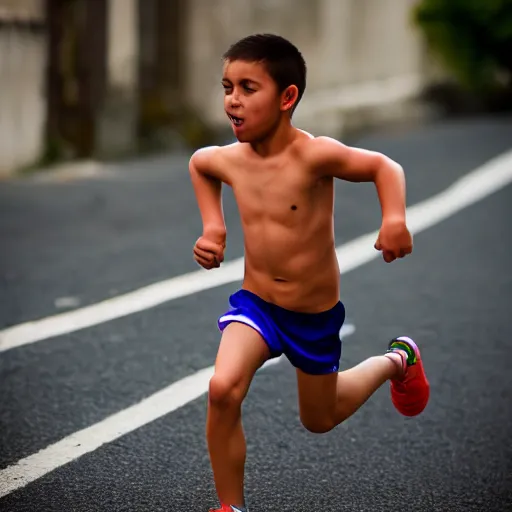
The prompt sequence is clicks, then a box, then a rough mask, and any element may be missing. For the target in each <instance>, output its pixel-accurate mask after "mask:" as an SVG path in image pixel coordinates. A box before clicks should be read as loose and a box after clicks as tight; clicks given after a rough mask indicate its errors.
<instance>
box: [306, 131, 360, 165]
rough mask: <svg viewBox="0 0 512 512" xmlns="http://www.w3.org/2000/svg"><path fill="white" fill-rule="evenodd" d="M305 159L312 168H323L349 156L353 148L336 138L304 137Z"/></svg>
mask: <svg viewBox="0 0 512 512" xmlns="http://www.w3.org/2000/svg"><path fill="white" fill-rule="evenodd" d="M302 150H303V152H304V158H305V160H306V161H307V162H308V163H310V164H311V167H312V168H317V169H321V168H323V167H324V166H325V165H329V164H330V163H334V162H340V161H342V160H343V159H344V158H346V157H348V155H349V154H350V151H351V148H350V147H349V146H346V145H345V144H343V143H342V142H339V141H338V140H336V139H333V138H331V137H326V136H320V137H311V138H308V139H304V141H303V144H302Z"/></svg>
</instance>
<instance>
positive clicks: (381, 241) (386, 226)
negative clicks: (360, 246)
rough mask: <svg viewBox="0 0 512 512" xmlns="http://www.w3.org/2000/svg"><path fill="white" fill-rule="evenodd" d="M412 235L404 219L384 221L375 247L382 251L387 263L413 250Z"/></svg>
mask: <svg viewBox="0 0 512 512" xmlns="http://www.w3.org/2000/svg"><path fill="white" fill-rule="evenodd" d="M412 245H413V244H412V236H411V234H410V233H409V230H408V229H407V226H406V224H405V222H403V221H383V223H382V226H381V228H380V232H379V237H378V238H377V241H376V242H375V249H377V250H378V251H382V257H383V258H384V261H385V262H386V263H391V262H392V261H394V260H396V259H397V258H403V257H404V256H405V255H407V254H411V252H412Z"/></svg>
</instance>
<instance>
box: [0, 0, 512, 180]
mask: <svg viewBox="0 0 512 512" xmlns="http://www.w3.org/2000/svg"><path fill="white" fill-rule="evenodd" d="M259 31H266V32H276V33H279V34H281V35H283V36H285V37H287V38H290V39H291V40H292V41H293V42H294V43H295V44H296V45H297V46H298V47H299V48H300V49H301V51H302V52H303V54H304V56H305V58H306V60H307V63H308V68H309V77H308V87H307V90H306V95H305V97H304V99H303V102H302V103H301V105H300V106H299V108H298V110H297V113H296V124H297V125H298V126H300V127H302V128H304V129H307V130H312V131H313V132H314V133H316V134H327V135H331V136H334V137H340V136H343V135H344V134H346V133H348V132H350V131H351V130H357V129H361V128H365V127H368V126H373V125H379V124H380V125H382V123H384V122H386V123H389V122H391V121H398V122H401V121H411V120H421V119H425V118H429V117H432V116H442V115H453V114H459V115H460V114H464V113H468V112H469V113H475V112H481V111H500V110H505V109H510V105H511V104H512V101H511V99H510V98H511V96H512V94H511V75H512V2H511V1H510V0H494V1H489V0H451V1H450V2H446V1H443V0H419V1H417V0H315V1H313V0H236V1H234V0H0V77H1V80H0V174H3V175H6V174H12V173H14V172H17V171H20V170H26V169H33V168H37V167H40V166H47V165H49V164H54V163H57V162H62V161H71V160H81V159H82V160H83V159H91V158H94V159H110V158H126V157H127V156H131V155H134V154H144V153H148V152H154V151H162V150H172V149H174V148H177V147H178V148H195V147H198V146H201V145H204V144H210V143H214V142H218V141H223V140H226V137H229V131H228V132H226V130H229V126H228V124H227V123H226V121H225V116H224V114H223V110H222V100H221V97H222V88H221V87H220V85H219V79H220V73H221V55H222V53H223V52H224V50H225V49H226V48H227V47H228V45H230V44H231V43H232V42H234V41H235V40H237V39H238V38H240V37H243V36H245V35H247V34H249V33H254V32H259Z"/></svg>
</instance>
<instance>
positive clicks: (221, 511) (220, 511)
mask: <svg viewBox="0 0 512 512" xmlns="http://www.w3.org/2000/svg"><path fill="white" fill-rule="evenodd" d="M209 512H248V511H247V509H246V508H239V507H235V506H234V505H222V506H221V507H220V508H211V509H210V510H209Z"/></svg>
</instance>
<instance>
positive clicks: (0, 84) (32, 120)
mask: <svg viewBox="0 0 512 512" xmlns="http://www.w3.org/2000/svg"><path fill="white" fill-rule="evenodd" d="M42 23H43V11H42V2H41V1H38V0H26V1H23V2H16V1H15V0H0V176H2V175H5V174H8V173H10V172H11V171H12V170H13V169H17V168H21V167H24V166H27V165H31V164H32V163H34V162H35V161H36V160H37V159H38V158H39V156H40V154H41V150H42V141H43V134H44V128H45V114H46V100H45V80H44V79H45V66H46V37H45V34H44V32H43V31H42V29H41V27H42Z"/></svg>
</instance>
